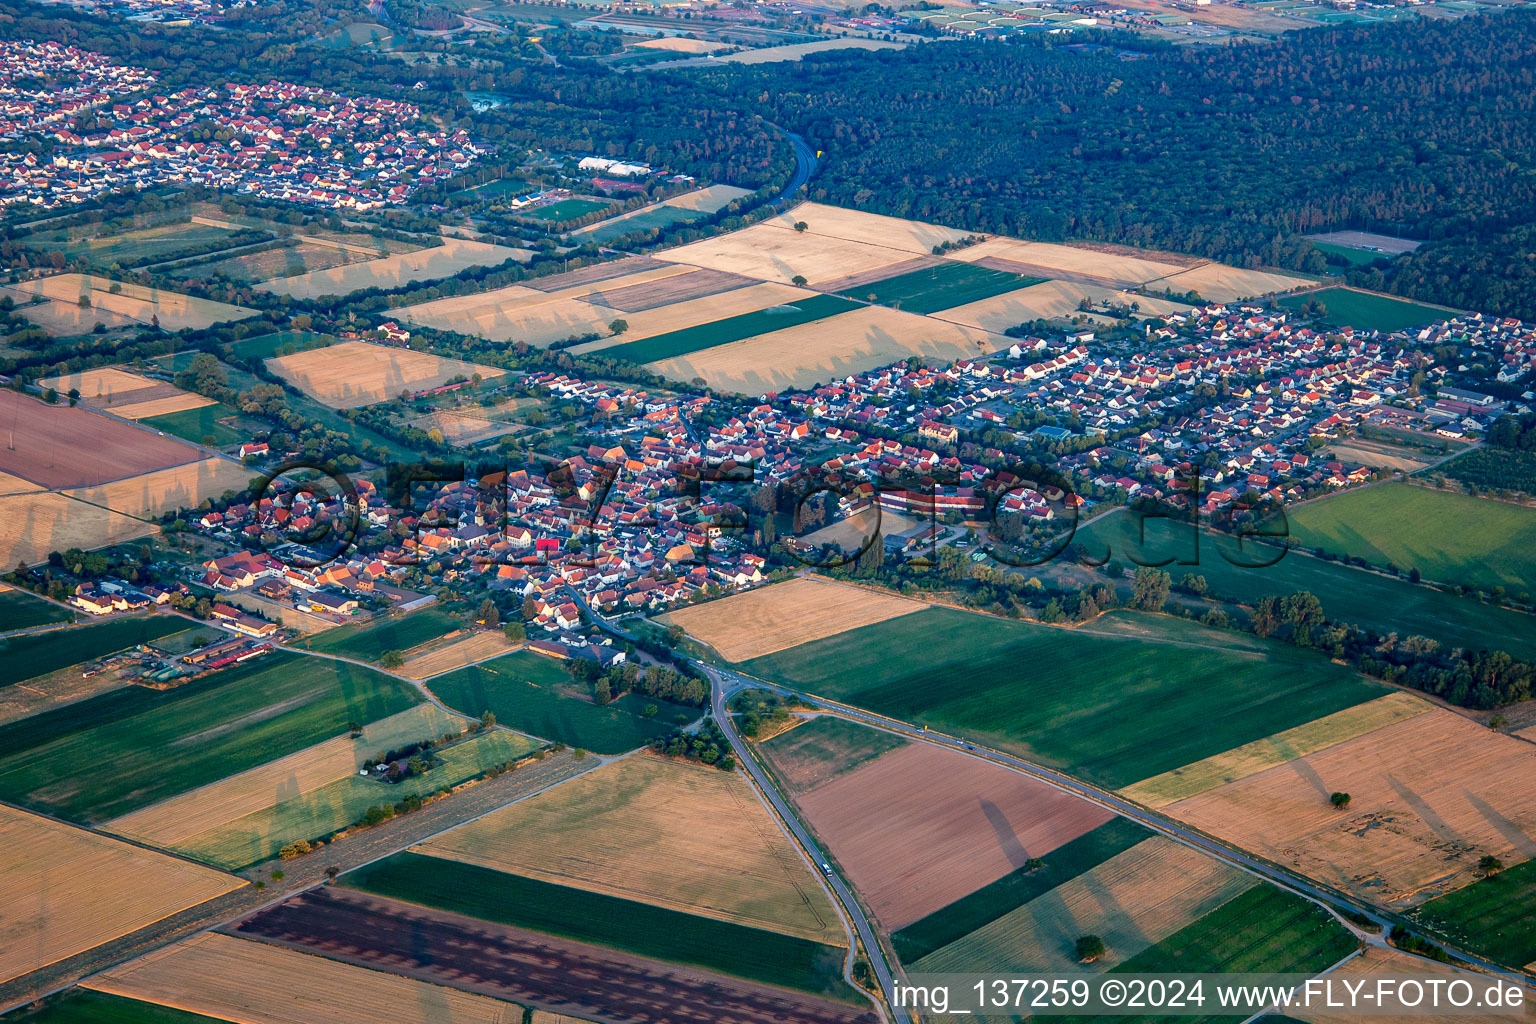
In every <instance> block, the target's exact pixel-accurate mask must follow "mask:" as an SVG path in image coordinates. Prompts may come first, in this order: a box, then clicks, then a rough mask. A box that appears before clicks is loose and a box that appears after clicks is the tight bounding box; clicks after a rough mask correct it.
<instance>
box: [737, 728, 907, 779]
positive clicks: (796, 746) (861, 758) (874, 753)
mask: <svg viewBox="0 0 1536 1024" xmlns="http://www.w3.org/2000/svg"><path fill="white" fill-rule="evenodd" d="M906 744H907V741H906V740H904V739H902V738H901V737H900V736H897V735H896V734H895V733H890V732H882V731H881V730H879V729H871V728H869V727H867V726H863V725H858V724H857V723H855V722H851V721H849V720H848V719H846V718H839V717H838V716H837V715H817V716H816V717H815V718H812V719H811V720H810V721H808V722H806V723H805V724H803V725H797V726H795V727H794V728H793V729H790V730H789V731H788V732H782V733H779V734H778V735H777V736H774V737H773V738H772V739H769V740H764V741H763V742H762V743H761V744H760V745H759V749H761V751H762V752H763V754H765V755H766V756H767V758H768V760H769V761H771V762H772V764H773V767H774V770H775V771H776V772H778V774H779V777H780V778H782V779H783V780H784V781H785V782H786V783H788V786H789V788H790V789H791V790H793V791H795V792H797V793H805V792H808V791H810V790H812V789H815V788H816V787H817V786H819V785H821V784H822V783H824V782H827V781H830V780H831V779H833V778H836V777H837V776H839V775H842V774H844V773H845V772H851V771H853V770H854V769H855V768H857V767H859V766H860V765H862V764H865V763H867V762H869V761H873V760H874V759H875V758H877V757H879V756H880V755H881V754H884V753H885V752H886V751H888V750H895V749H896V748H897V747H904V746H906Z"/></svg>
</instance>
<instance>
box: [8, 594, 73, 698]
mask: <svg viewBox="0 0 1536 1024" xmlns="http://www.w3.org/2000/svg"><path fill="white" fill-rule="evenodd" d="M74 620H75V613H74V612H72V611H70V610H69V609H68V608H61V607H59V606H58V605H56V604H54V603H53V602H52V601H45V600H43V599H42V598H40V597H34V596H33V595H32V594H29V593H28V592H27V591H25V590H16V589H13V588H11V587H9V586H7V585H6V584H4V583H0V633H4V632H8V631H10V630H13V629H26V628H27V627H28V626H41V625H44V624H46V623H49V622H73V621H74ZM0 650H4V648H0ZM3 678H4V677H3V676H0V680H3ZM0 685H4V683H3V682H0Z"/></svg>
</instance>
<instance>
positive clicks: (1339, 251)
mask: <svg viewBox="0 0 1536 1024" xmlns="http://www.w3.org/2000/svg"><path fill="white" fill-rule="evenodd" d="M1312 247H1313V248H1314V249H1316V250H1317V251H1318V252H1320V253H1323V254H1324V255H1326V256H1337V257H1338V258H1339V259H1342V260H1344V261H1345V262H1347V263H1348V264H1349V265H1350V266H1354V267H1368V266H1370V265H1371V264H1372V263H1375V262H1376V261H1377V260H1390V259H1391V258H1392V257H1391V256H1389V255H1388V254H1386V253H1384V252H1376V251H1375V250H1373V249H1356V248H1355V247H1354V246H1352V245H1338V244H1336V243H1334V242H1313V243H1312ZM1329 262H1330V263H1332V262H1334V261H1333V260H1329Z"/></svg>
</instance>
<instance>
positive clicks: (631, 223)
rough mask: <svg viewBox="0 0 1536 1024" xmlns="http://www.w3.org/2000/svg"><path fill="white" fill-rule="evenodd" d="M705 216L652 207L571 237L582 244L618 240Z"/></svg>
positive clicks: (675, 208) (682, 210)
mask: <svg viewBox="0 0 1536 1024" xmlns="http://www.w3.org/2000/svg"><path fill="white" fill-rule="evenodd" d="M706 216H708V214H707V213H705V212H704V211H703V210H684V209H680V208H679V207H676V206H653V207H651V208H650V209H648V210H638V211H636V212H635V213H633V214H630V215H628V216H624V217H615V218H613V219H611V220H603V221H598V222H597V223H596V224H592V225H589V226H587V227H584V228H580V229H578V230H576V231H573V232H571V237H572V238H573V239H576V240H579V241H582V242H607V241H609V240H610V239H614V238H618V237H619V236H620V235H627V234H629V233H630V232H631V231H648V230H651V229H653V228H669V227H671V226H672V225H674V224H683V223H686V222H688V221H694V220H698V219H699V218H701V217H706Z"/></svg>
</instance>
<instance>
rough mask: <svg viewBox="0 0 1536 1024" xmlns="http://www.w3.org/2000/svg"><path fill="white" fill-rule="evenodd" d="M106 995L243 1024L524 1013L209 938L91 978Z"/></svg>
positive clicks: (484, 1018)
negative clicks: (338, 1018) (142, 1001)
mask: <svg viewBox="0 0 1536 1024" xmlns="http://www.w3.org/2000/svg"><path fill="white" fill-rule="evenodd" d="M87 987H88V988H91V989H93V990H95V991H98V992H110V993H112V994H114V995H120V996H128V997H130V998H133V999H143V1000H145V1001H147V1002H151V1003H158V1004H160V1005H162V1006H174V1007H176V1008H177V1009H181V1010H187V1011H190V1012H192V1013H201V1014H206V1015H207V1016H209V1017H215V1018H218V1019H221V1020H230V1021H240V1022H242V1024H313V1022H315V1021H317V1020H329V1019H334V1018H335V1017H337V1016H338V1015H342V1016H344V1017H345V1018H346V1019H347V1020H348V1021H351V1022H364V1021H377V1022H379V1024H385V1022H387V1024H445V1022H448V1021H453V1022H454V1024H464V1022H475V1021H478V1022H484V1024H504V1022H506V1021H509V1020H511V1019H513V1018H514V1017H520V1016H521V1015H522V1009H521V1007H518V1006H513V1005H511V1004H509V1003H505V1002H502V1001H501V1000H499V999H490V998H487V997H486V996H479V995H473V994H471V993H469V992H461V991H459V990H458V989H455V988H447V987H444V986H441V985H433V984H430V983H428V982H424V981H417V980H415V979H414V978H406V977H401V976H400V975H398V974H395V973H392V972H385V971H371V970H367V969H365V968H362V967H355V966H353V965H351V964H345V963H341V962H340V961H336V960H329V959H326V958H325V957H319V956H312V955H310V954H308V953H300V952H298V951H297V950H292V949H287V948H284V947H282V946H274V945H271V944H270V943H266V942H253V941H249V940H247V939H237V938H235V937H233V936H230V935H219V934H217V933H213V932H205V933H204V934H201V935H195V936H193V937H192V938H190V939H187V940H186V941H185V942H179V943H177V944H176V945H174V946H170V947H169V948H166V949H161V950H157V951H155V952H153V953H150V954H149V955H148V956H144V957H141V958H140V959H138V960H134V961H132V962H130V963H126V964H123V965H121V966H119V967H114V968H112V969H111V970H109V971H107V972H106V973H104V974H98V975H96V976H95V977H93V978H91V979H90V981H89V982H88V983H87Z"/></svg>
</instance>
